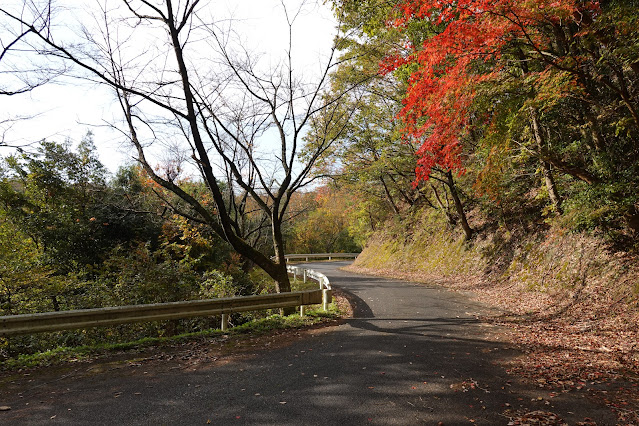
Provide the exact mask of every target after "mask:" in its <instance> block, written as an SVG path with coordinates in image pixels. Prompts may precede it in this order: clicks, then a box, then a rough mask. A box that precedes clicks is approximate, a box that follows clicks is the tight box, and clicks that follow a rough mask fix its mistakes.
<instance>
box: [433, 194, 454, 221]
mask: <svg viewBox="0 0 639 426" xmlns="http://www.w3.org/2000/svg"><path fill="white" fill-rule="evenodd" d="M430 186H431V188H433V194H435V199H436V200H437V204H438V205H439V208H440V209H441V210H443V212H444V214H445V215H446V219H447V220H448V223H449V224H450V226H455V225H457V220H456V219H455V217H454V216H453V215H452V214H451V213H450V210H449V209H448V206H445V205H444V203H443V202H442V200H441V198H440V197H439V192H437V188H435V185H433V184H431V185H430ZM445 190H446V189H445V188H444V191H445ZM446 203H448V198H447V199H446Z"/></svg>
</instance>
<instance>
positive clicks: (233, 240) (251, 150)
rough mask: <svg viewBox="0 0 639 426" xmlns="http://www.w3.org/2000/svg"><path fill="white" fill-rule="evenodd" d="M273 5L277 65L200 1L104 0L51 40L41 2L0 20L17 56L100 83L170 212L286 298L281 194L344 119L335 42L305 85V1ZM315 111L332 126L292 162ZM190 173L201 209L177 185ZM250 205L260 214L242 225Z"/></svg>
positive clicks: (299, 182) (288, 192)
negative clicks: (278, 20)
mask: <svg viewBox="0 0 639 426" xmlns="http://www.w3.org/2000/svg"><path fill="white" fill-rule="evenodd" d="M281 6H282V10H283V11H284V16H285V20H284V22H283V23H282V25H284V26H286V28H287V29H288V33H289V37H288V45H287V46H282V48H283V51H284V52H285V55H284V58H283V59H282V60H281V61H280V62H279V63H278V64H277V65H275V66H269V67H265V66H264V65H263V62H264V61H261V60H260V57H259V55H255V54H253V53H251V52H250V51H249V50H248V49H245V48H243V47H242V44H241V43H236V42H235V41H236V40H237V39H238V36H240V35H238V34H235V33H234V32H233V25H232V21H228V20H226V21H225V20H214V19H213V17H211V16H210V14H211V10H213V7H212V6H211V5H210V4H208V2H206V1H201V0H181V1H178V0H162V1H160V0H158V1H150V0H122V1H120V2H117V3H114V2H112V1H108V0H103V1H102V3H100V4H99V5H98V9H96V12H95V13H93V14H92V15H91V16H92V17H93V21H92V22H88V21H87V22H84V23H83V25H82V26H79V27H77V28H76V30H75V32H74V36H73V37H70V35H69V31H71V30H70V28H69V27H67V28H66V29H65V31H67V33H65V34H63V36H59V37H57V36H56V32H55V30H56V29H58V28H57V27H58V25H59V23H58V22H57V21H56V16H55V15H54V14H53V13H52V12H51V8H50V5H49V4H48V2H47V3H45V4H44V9H43V8H39V7H38V5H37V4H35V3H34V2H31V1H30V2H25V3H24V7H23V9H22V10H21V13H16V12H12V11H11V10H9V8H7V7H5V6H0V17H1V19H3V20H4V21H11V22H12V23H13V25H14V26H19V27H20V28H24V32H25V34H24V36H22V37H21V38H20V40H17V43H18V42H19V43H23V47H24V48H31V49H32V51H35V52H37V53H39V54H41V55H43V56H45V57H47V58H49V57H54V58H56V59H58V60H60V59H61V60H62V61H63V62H62V63H63V64H65V65H66V66H68V67H73V71H72V72H70V73H68V74H67V75H73V76H75V77H77V78H81V79H89V80H92V81H98V82H100V83H102V84H105V85H108V86H110V87H111V88H112V89H113V91H114V93H115V94H116V95H117V96H116V99H117V101H118V103H119V105H120V107H121V109H122V112H123V115H124V121H123V123H124V127H123V130H125V131H126V133H127V135H128V138H129V139H130V141H131V142H132V144H133V146H134V147H135V150H136V152H137V155H136V158H137V161H139V163H140V164H141V165H142V166H143V168H144V169H145V170H146V173H148V175H149V176H150V177H151V178H152V179H153V180H154V181H155V182H156V183H157V184H158V185H160V186H161V187H162V188H164V190H165V191H168V193H170V194H172V195H173V196H175V197H174V198H175V199H177V200H179V203H177V202H173V203H171V202H170V201H171V200H167V202H169V203H170V204H169V205H170V206H171V208H173V209H174V210H175V211H176V212H177V213H179V214H181V215H183V216H185V217H187V218H189V219H190V220H192V221H194V222H199V223H202V224H205V225H206V226H209V227H210V228H211V229H212V230H213V231H214V232H215V233H216V234H218V235H220V236H221V237H222V238H223V239H224V240H225V241H227V242H228V243H229V244H230V245H231V246H232V247H233V248H234V249H235V250H236V251H237V252H238V253H239V254H240V255H242V256H243V257H244V258H246V259H249V260H250V261H252V262H254V263H255V264H257V265H258V266H259V267H261V268H262V269H263V270H264V271H266V272H267V273H268V274H269V275H270V276H271V277H272V278H274V279H275V281H276V282H277V283H278V288H277V290H278V291H290V283H289V279H288V275H287V272H286V265H285V263H286V262H285V258H284V241H283V232H282V224H283V222H284V221H285V217H286V212H287V209H288V207H289V203H290V201H291V197H292V196H293V194H294V193H295V192H296V191H298V190H300V189H301V188H303V187H305V186H307V185H309V184H311V183H312V181H313V179H315V178H316V177H314V176H313V175H312V174H311V170H312V168H313V166H314V164H315V162H316V160H317V159H318V158H319V157H320V156H321V155H322V154H323V153H324V152H325V151H326V150H327V149H328V148H329V147H330V146H331V144H332V143H333V141H334V140H335V139H336V138H337V137H339V135H340V134H341V131H342V129H341V128H340V126H343V125H344V124H343V123H346V122H348V120H347V119H346V120H345V116H344V114H349V112H348V111H344V110H343V109H340V108H338V104H339V100H340V94H337V95H332V96H331V97H328V96H326V93H327V90H326V85H327V84H328V75H329V73H330V71H331V69H332V68H333V67H334V66H335V65H336V64H337V59H336V55H335V52H336V50H337V46H333V48H332V49H331V51H330V52H327V53H326V56H325V58H323V64H322V67H321V72H319V73H314V77H313V81H308V80H305V78H306V77H307V76H304V75H303V73H301V72H299V71H300V70H298V69H296V68H295V66H296V62H295V52H294V49H293V42H294V36H293V28H294V24H295V21H296V19H297V17H298V14H299V13H301V11H302V10H303V8H304V7H305V5H304V4H302V6H301V7H300V8H299V9H298V8H296V9H295V13H290V12H291V11H290V10H289V9H288V8H287V7H286V5H285V4H284V2H282V4H281ZM47 8H48V9H47ZM25 10H28V11H29V13H25ZM68 12H69V10H66V9H64V10H62V12H61V13H62V14H65V13H68ZM27 16H29V17H30V18H27ZM336 40H338V38H336ZM346 90H349V89H346ZM320 113H322V117H323V118H322V120H324V121H326V117H331V116H334V118H335V119H334V120H333V121H330V120H329V121H328V122H323V123H322V125H323V126H324V127H326V129H327V131H326V135H330V137H328V136H327V137H326V138H324V139H323V140H320V141H319V143H318V142H317V140H315V141H314V144H313V149H312V150H311V151H310V152H309V151H308V150H307V152H305V154H304V156H303V158H302V157H301V156H300V153H301V150H302V148H303V147H304V145H305V142H304V136H305V132H306V129H307V127H308V126H309V125H312V124H313V122H314V121H315V120H318V119H319V118H318V117H319V114H320ZM346 118H347V117H346ZM333 123H334V124H333ZM340 123H341V124H340ZM331 126H333V127H331ZM264 140H267V141H269V142H268V143H267V145H266V146H265V145H264V144H263V141H264ZM162 143H164V144H166V145H168V146H171V147H174V150H173V152H175V153H179V154H178V155H175V156H172V161H171V163H170V166H171V167H161V168H156V167H154V164H153V161H154V160H153V159H152V158H153V155H152V153H153V152H156V151H154V150H155V149H156V148H155V146H157V145H158V144H162ZM269 144H270V146H269ZM189 164H190V166H189ZM165 166H166V163H165ZM193 166H194V167H195V168H197V170H198V171H199V174H200V176H201V179H202V181H203V182H204V184H205V185H206V188H207V193H208V197H210V198H211V199H212V201H213V202H212V205H213V206H212V207H211V206H209V205H208V204H207V203H206V202H205V201H203V199H202V198H201V197H200V195H198V194H195V193H193V192H189V188H188V186H185V185H183V184H181V183H180V179H178V177H179V174H180V172H181V171H182V170H183V169H184V168H188V167H193ZM253 208H254V209H258V210H259V212H260V213H259V214H258V215H255V213H253V217H254V218H257V219H256V220H253V221H250V223H249V222H248V221H247V220H246V217H247V216H246V214H247V213H248V212H249V210H252V209H253ZM265 228H268V230H269V231H270V237H271V240H272V246H273V253H274V255H275V256H274V257H273V258H271V257H270V256H269V254H268V253H265V252H263V251H260V250H258V248H256V247H255V238H254V237H255V235H256V234H257V233H259V232H264V229H265Z"/></svg>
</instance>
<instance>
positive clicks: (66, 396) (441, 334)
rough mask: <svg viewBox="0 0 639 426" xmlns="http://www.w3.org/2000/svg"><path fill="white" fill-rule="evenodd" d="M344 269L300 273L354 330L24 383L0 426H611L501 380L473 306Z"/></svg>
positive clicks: (574, 401)
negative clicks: (344, 300)
mask: <svg viewBox="0 0 639 426" xmlns="http://www.w3.org/2000/svg"><path fill="white" fill-rule="evenodd" d="M347 263H348V262H332V263H313V264H309V265H310V267H312V268H313V269H316V270H319V271H321V272H323V273H324V274H326V275H327V276H328V277H329V279H330V281H331V283H332V284H333V286H334V287H339V288H340V289H343V290H345V291H347V292H348V293H350V295H351V296H352V301H353V302H354V305H355V309H354V318H352V319H348V320H346V321H344V322H343V323H342V324H341V325H339V326H335V327H329V328H327V329H323V330H321V331H320V332H317V333H314V334H311V335H308V336H307V337H304V338H302V339H297V340H294V341H293V343H292V344H290V345H287V346H284V347H280V348H277V349H271V350H261V351H259V352H258V353H257V354H255V355H253V356H249V357H246V358H241V359H239V360H234V361H232V362H229V363H225V364H219V363H210V364H202V365H198V366H196V367H193V366H190V367H184V366H180V365H179V360H178V361H176V360H172V361H166V362H164V363H161V365H158V364H157V363H155V364H153V365H145V364H144V363H142V364H141V365H140V364H138V365H136V364H131V365H128V366H127V367H125V368H120V369H117V370H112V371H106V372H96V371H93V372H92V373H91V374H83V375H77V374H67V375H61V376H59V377H49V378H48V379H46V380H44V379H42V378H38V377H33V378H29V377H27V378H24V379H21V380H20V381H18V382H17V383H14V384H12V385H11V386H10V388H11V389H9V386H7V387H6V388H5V389H4V390H1V389H0V406H2V405H6V406H10V407H11V410H9V411H4V412H0V424H28V425H38V424H47V425H49V424H69V425H129V424H130V425H173V424H184V425H204V424H214V425H215V424H217V425H220V424H224V425H226V424H230V425H233V424H238V425H242V424H250V425H340V426H347V425H367V424H376V425H417V424H430V425H437V424H439V422H441V423H442V424H444V425H468V424H485V425H507V424H508V423H509V421H510V417H511V413H513V412H520V413H523V412H525V411H535V410H538V411H544V412H553V413H556V414H557V415H558V416H559V417H561V418H563V419H564V420H566V421H567V422H568V423H569V424H575V422H577V421H582V420H583V419H584V417H590V418H592V419H593V420H595V421H596V422H597V424H599V425H613V424H615V420H614V417H612V415H611V413H610V412H609V411H608V410H606V409H604V408H600V407H597V406H595V405H594V404H592V403H590V402H589V401H588V400H587V398H586V395H585V394H580V393H578V392H570V393H568V394H563V395H560V396H558V397H556V398H552V399H550V398H549V396H548V391H544V390H543V389H539V388H536V387H535V386H534V385H528V386H526V385H523V384H521V383H519V382H518V381H517V380H516V378H515V377H513V376H509V375H508V374H507V373H506V371H505V370H504V369H503V367H501V366H500V361H502V360H504V359H507V358H509V357H513V356H519V355H521V354H519V353H518V352H517V351H516V350H514V349H512V348H509V347H508V345H506V344H504V343H501V341H500V339H499V338H498V337H499V333H500V330H499V329H497V328H494V327H492V326H489V325H486V324H482V323H481V322H480V321H478V320H477V319H476V316H477V314H479V313H481V312H482V310H483V309H484V308H483V307H482V306H480V305H477V304H475V303H473V302H471V301H470V300H469V299H468V298H466V297H464V296H463V295H460V294H455V293H451V292H448V291H446V290H444V289H442V288H439V287H436V286H427V285H423V284H415V283H409V282H402V281H395V280H390V279H384V278H378V277H370V276H364V275H356V274H352V273H347V272H343V271H340V270H338V268H339V267H342V266H344V265H346V264H347ZM171 363H174V364H176V365H175V366H171V365H172V364H171ZM85 368H86V367H85ZM16 386H21V388H20V391H19V392H16Z"/></svg>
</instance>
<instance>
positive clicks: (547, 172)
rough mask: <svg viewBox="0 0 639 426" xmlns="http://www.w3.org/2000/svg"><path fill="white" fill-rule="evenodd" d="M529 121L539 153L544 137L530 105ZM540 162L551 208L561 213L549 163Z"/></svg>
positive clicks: (542, 149) (541, 150) (535, 112)
mask: <svg viewBox="0 0 639 426" xmlns="http://www.w3.org/2000/svg"><path fill="white" fill-rule="evenodd" d="M529 111H530V121H531V123H532V130H533V135H534V136H535V142H536V143H537V150H538V151H539V152H540V153H541V152H543V151H544V138H543V136H542V135H541V130H540V129H539V121H538V120H537V111H535V109H534V108H533V107H530V109H529ZM540 162H541V174H542V176H543V179H544V183H545V185H546V189H547V190H548V196H549V197H550V201H551V202H552V205H553V208H554V209H555V211H556V212H557V213H558V214H562V213H563V210H562V208H561V197H560V196H559V192H558V191H557V185H556V184H555V179H554V178H553V175H552V170H551V169H550V163H548V162H547V161H545V160H543V159H540Z"/></svg>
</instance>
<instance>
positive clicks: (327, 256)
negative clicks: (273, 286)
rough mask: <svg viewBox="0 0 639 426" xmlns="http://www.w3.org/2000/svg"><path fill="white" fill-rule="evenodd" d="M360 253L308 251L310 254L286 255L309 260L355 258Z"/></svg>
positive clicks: (286, 256) (291, 257)
mask: <svg viewBox="0 0 639 426" xmlns="http://www.w3.org/2000/svg"><path fill="white" fill-rule="evenodd" d="M357 256H359V253H308V254H287V255H285V256H284V257H285V258H286V261H287V262H288V261H289V260H304V261H306V262H308V261H309V260H311V259H328V260H333V259H355V258H356V257H357Z"/></svg>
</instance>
